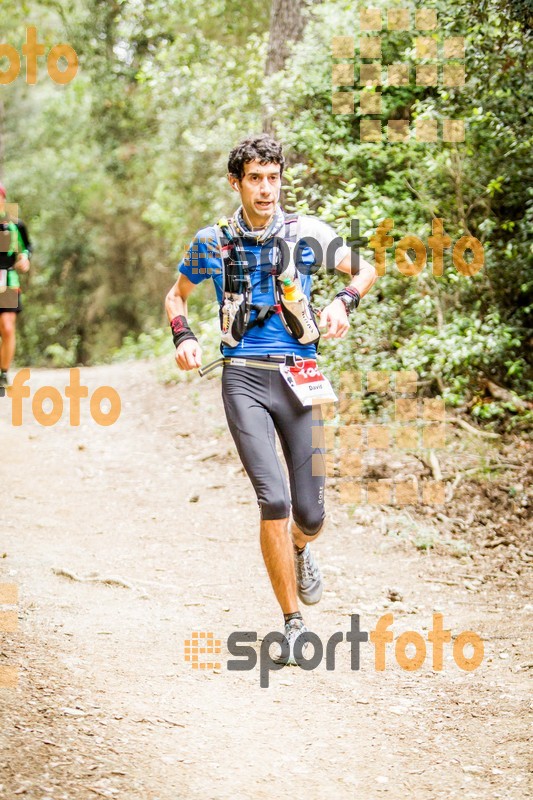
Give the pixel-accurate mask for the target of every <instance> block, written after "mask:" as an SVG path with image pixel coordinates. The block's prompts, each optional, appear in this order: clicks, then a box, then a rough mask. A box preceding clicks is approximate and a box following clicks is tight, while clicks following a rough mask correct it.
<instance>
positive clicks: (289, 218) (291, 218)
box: [283, 214, 298, 242]
mask: <svg viewBox="0 0 533 800" xmlns="http://www.w3.org/2000/svg"><path fill="white" fill-rule="evenodd" d="M297 226H298V214H285V230H284V232H283V238H284V239H285V241H286V242H296V229H297Z"/></svg>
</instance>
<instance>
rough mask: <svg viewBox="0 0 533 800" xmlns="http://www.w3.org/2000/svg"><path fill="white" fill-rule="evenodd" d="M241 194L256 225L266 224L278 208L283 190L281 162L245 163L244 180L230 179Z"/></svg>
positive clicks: (242, 200) (245, 208) (245, 206)
mask: <svg viewBox="0 0 533 800" xmlns="http://www.w3.org/2000/svg"><path fill="white" fill-rule="evenodd" d="M230 182H231V183H232V186H234V188H236V189H237V190H238V191H239V192H240V195H241V202H242V205H243V207H244V210H245V212H246V214H247V215H248V218H249V220H250V222H251V223H252V225H253V226H254V227H257V228H258V227H261V226H262V225H266V224H267V223H268V221H269V220H270V218H271V217H272V215H273V214H274V210H275V208H276V204H277V202H278V200H279V195H280V192H281V175H280V165H279V164H260V163H259V161H257V160H255V161H249V162H248V163H247V164H245V165H244V176H243V178H242V180H240V181H236V179H235V178H232V179H230Z"/></svg>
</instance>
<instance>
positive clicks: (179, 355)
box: [176, 339, 202, 369]
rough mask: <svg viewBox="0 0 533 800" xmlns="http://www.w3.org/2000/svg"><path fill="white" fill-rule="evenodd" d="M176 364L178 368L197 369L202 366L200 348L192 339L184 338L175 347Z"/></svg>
mask: <svg viewBox="0 0 533 800" xmlns="http://www.w3.org/2000/svg"><path fill="white" fill-rule="evenodd" d="M176 364H177V365H178V367H179V368H180V369H197V368H198V367H201V366H202V348H201V347H200V345H199V344H198V342H196V341H195V340H194V339H185V341H184V342H182V343H181V344H180V345H179V347H177V348H176Z"/></svg>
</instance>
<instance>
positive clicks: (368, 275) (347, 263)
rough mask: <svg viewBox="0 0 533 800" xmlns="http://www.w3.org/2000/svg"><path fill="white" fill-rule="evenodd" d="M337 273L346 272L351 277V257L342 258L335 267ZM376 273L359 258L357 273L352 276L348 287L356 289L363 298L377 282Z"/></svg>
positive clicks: (370, 265)
mask: <svg viewBox="0 0 533 800" xmlns="http://www.w3.org/2000/svg"><path fill="white" fill-rule="evenodd" d="M337 269H338V270H339V272H346V273H347V274H348V275H351V272H352V255H351V253H350V254H349V255H346V256H344V258H343V259H342V261H341V262H340V263H339V264H338V265H337ZM377 276H378V274H377V272H376V270H375V269H374V267H373V266H372V264H369V263H368V261H365V260H364V258H359V271H358V273H357V275H354V276H353V278H352V280H351V281H350V283H349V284H348V286H351V287H352V288H354V289H357V291H358V292H359V294H360V295H361V297H364V296H365V294H366V293H367V292H369V291H370V289H371V288H372V287H373V285H374V284H375V282H376V280H377Z"/></svg>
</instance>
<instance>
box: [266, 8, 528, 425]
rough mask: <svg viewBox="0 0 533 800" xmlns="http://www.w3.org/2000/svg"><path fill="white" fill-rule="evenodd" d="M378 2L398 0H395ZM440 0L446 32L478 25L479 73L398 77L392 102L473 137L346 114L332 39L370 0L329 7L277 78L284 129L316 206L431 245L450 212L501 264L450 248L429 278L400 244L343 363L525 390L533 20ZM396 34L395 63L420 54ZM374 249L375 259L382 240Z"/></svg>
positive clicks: (320, 301) (389, 40)
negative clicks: (423, 137)
mask: <svg viewBox="0 0 533 800" xmlns="http://www.w3.org/2000/svg"><path fill="white" fill-rule="evenodd" d="M374 5H379V6H381V8H382V9H385V8H386V7H387V6H388V3H385V2H381V3H375V4H374ZM415 6H421V7H425V6H427V3H426V2H420V3H415ZM433 6H435V7H436V8H437V10H438V13H439V22H440V26H439V27H440V31H441V32H440V33H439V38H440V37H441V36H442V37H443V36H449V35H455V36H464V37H465V40H466V70H467V84H466V86H465V88H464V90H462V91H460V90H456V89H449V88H446V87H439V88H437V87H435V88H427V89H426V88H421V87H416V86H414V85H412V86H409V87H403V88H402V89H401V90H399V89H395V88H392V87H389V88H387V87H385V88H384V89H383V101H384V109H385V113H384V116H385V117H386V118H406V117H407V116H411V118H412V119H416V118H417V117H422V118H423V117H437V118H438V119H439V120H442V119H444V118H451V119H455V118H461V119H464V120H465V124H466V130H467V140H466V142H465V144H464V145H452V144H445V143H443V142H438V143H434V144H423V143H418V142H416V141H415V140H411V141H409V143H406V144H391V143H389V142H383V143H361V142H360V141H359V129H358V128H359V121H358V118H357V116H358V113H357V112H356V115H355V116H354V115H347V116H339V115H333V114H332V113H331V59H330V57H329V47H330V42H331V38H332V36H335V35H339V31H342V32H343V33H345V34H347V33H351V32H352V30H353V32H354V33H356V32H357V29H356V25H354V17H355V16H356V13H357V8H358V4H356V3H338V2H331V3H323V4H321V5H320V6H319V7H318V8H317V12H316V14H315V19H314V21H313V22H312V23H311V24H310V25H309V26H308V28H307V30H306V34H305V37H304V40H303V41H302V42H301V43H300V44H299V45H298V47H297V49H296V52H295V55H294V58H293V59H292V62H291V64H290V66H289V68H288V70H287V73H286V74H285V75H284V76H283V78H280V77H279V76H277V83H273V87H274V88H277V87H279V85H280V84H281V81H282V80H283V81H284V82H285V83H286V84H287V83H288V84H289V85H290V86H291V87H292V91H291V92H290V93H286V94H284V95H283V96H282V99H281V102H280V105H279V115H278V132H279V135H280V136H281V138H282V139H283V140H284V141H285V142H287V143H288V144H289V145H290V146H291V148H292V149H293V150H294V151H296V153H298V155H299V158H298V160H299V161H301V163H298V164H296V165H295V166H294V167H293V168H292V169H290V170H289V173H288V174H287V176H286V179H287V190H286V204H287V206H288V207H289V208H291V209H296V210H299V211H300V212H301V213H316V214H318V215H319V216H321V217H322V218H323V219H324V220H326V221H329V222H331V223H332V224H334V225H335V226H336V227H337V229H338V230H339V232H340V233H343V234H345V235H347V234H348V233H349V220H350V219H351V218H357V219H359V221H360V228H361V234H362V235H363V236H370V235H371V234H372V232H373V231H374V230H375V228H376V225H377V222H378V221H379V220H382V219H384V218H385V217H391V218H392V219H393V220H394V230H393V231H392V235H393V237H394V240H395V245H396V244H397V242H398V240H399V239H400V238H401V237H403V236H404V235H405V234H407V233H412V234H415V235H416V236H418V237H420V238H421V239H422V240H423V241H424V242H425V243H427V238H428V236H429V235H430V233H431V219H432V217H433V216H437V217H440V218H443V219H444V224H445V231H446V233H448V234H449V235H450V236H451V238H452V241H453V242H455V241H457V240H458V239H459V238H460V237H461V236H463V235H465V234H470V235H473V236H475V237H477V238H479V239H480V240H481V242H482V243H483V246H484V252H485V266H484V268H483V270H482V271H481V272H480V273H478V275H476V276H475V277H473V278H469V277H464V276H462V275H460V274H459V273H458V272H457V270H456V269H455V268H454V266H453V264H452V259H451V254H450V252H449V251H448V253H447V255H446V256H445V273H444V276H443V277H434V276H433V275H432V273H431V259H429V264H427V265H426V267H425V269H424V271H423V272H422V273H421V274H420V275H419V276H417V277H416V278H413V277H405V276H403V275H401V274H400V273H399V271H398V270H397V269H396V267H395V266H394V259H393V257H392V253H391V252H390V251H389V253H388V257H387V258H388V267H387V274H386V275H385V276H383V277H380V278H379V280H378V284H377V285H376V287H375V288H374V290H373V293H372V295H371V296H369V297H368V298H366V299H365V300H364V302H363V304H362V306H361V307H360V309H359V310H358V312H357V314H356V315H354V317H353V323H352V329H351V331H350V334H349V336H348V337H347V338H346V339H345V340H343V341H342V342H337V341H334V342H324V344H323V345H322V353H323V355H324V358H325V363H326V364H327V368H328V369H329V370H330V371H331V373H332V374H333V375H335V376H338V374H339V373H340V372H341V371H342V370H344V369H349V368H354V367H357V368H359V369H398V368H409V369H416V370H417V372H418V373H419V375H420V377H421V378H422V380H423V381H424V382H425V384H426V386H428V387H429V389H428V391H432V392H440V393H441V394H442V395H443V396H444V397H445V398H446V400H447V401H448V402H450V403H452V404H454V405H462V404H463V403H464V402H465V401H468V400H470V398H471V397H472V395H474V394H476V393H479V392H482V391H483V389H482V387H483V378H490V379H492V380H493V381H495V382H496V383H501V384H503V385H505V386H509V387H510V388H512V389H514V390H515V391H517V392H519V393H520V392H521V393H523V394H525V393H528V392H531V390H532V389H533V382H532V374H531V363H530V354H531V341H530V329H531V309H532V306H533V292H532V289H533V277H532V272H531V268H530V265H531V260H530V255H531V253H530V249H529V244H528V240H527V231H528V227H529V228H530V227H531V193H530V191H528V187H527V182H526V181H525V180H524V175H525V174H526V173H527V172H528V171H529V169H530V166H529V165H530V156H529V153H530V150H531V139H526V138H525V137H524V135H523V134H524V131H523V125H524V120H525V119H526V118H527V116H528V113H529V111H528V109H529V107H530V105H531V91H530V89H529V88H528V86H529V84H527V80H526V77H525V76H526V75H527V63H526V52H527V45H528V43H529V40H530V31H529V30H528V29H526V28H525V27H524V26H523V25H522V24H521V22H520V16H519V15H518V16H514V18H513V17H509V16H508V15H507V14H506V13H505V11H504V9H503V8H502V5H501V4H498V3H496V2H491V1H490V0H484V1H483V2H482V3H481V4H470V5H468V6H466V7H465V6H464V5H461V6H453V5H452V4H450V3H446V4H444V3H442V2H439V3H434V4H433ZM382 41H383V62H384V63H391V62H402V63H409V64H411V65H413V63H414V58H413V56H414V53H413V45H412V40H411V34H408V35H407V37H406V35H405V34H403V33H402V34H400V33H390V32H384V33H383V35H382ZM526 84H527V85H526ZM271 90H272V87H271ZM428 252H429V251H428ZM361 255H362V256H363V257H364V258H366V259H367V260H369V261H371V262H372V261H373V253H372V252H371V251H370V250H369V249H365V248H363V249H362V253H361ZM337 287H338V280H337V281H334V280H333V279H332V278H331V276H319V277H318V280H317V281H316V288H315V305H317V306H318V307H321V306H323V305H325V304H326V303H327V301H328V299H329V298H331V295H332V293H334V292H335V290H336V289H337ZM494 405H495V404H488V405H484V404H481V405H479V406H476V408H478V410H477V412H476V413H477V414H478V415H479V416H480V417H483V418H486V419H492V418H493V417H494V413H493V411H492V410H491V407H492V406H494ZM498 408H500V409H501V406H500V405H498ZM482 409H485V410H482ZM515 410H516V409H515Z"/></svg>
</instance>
